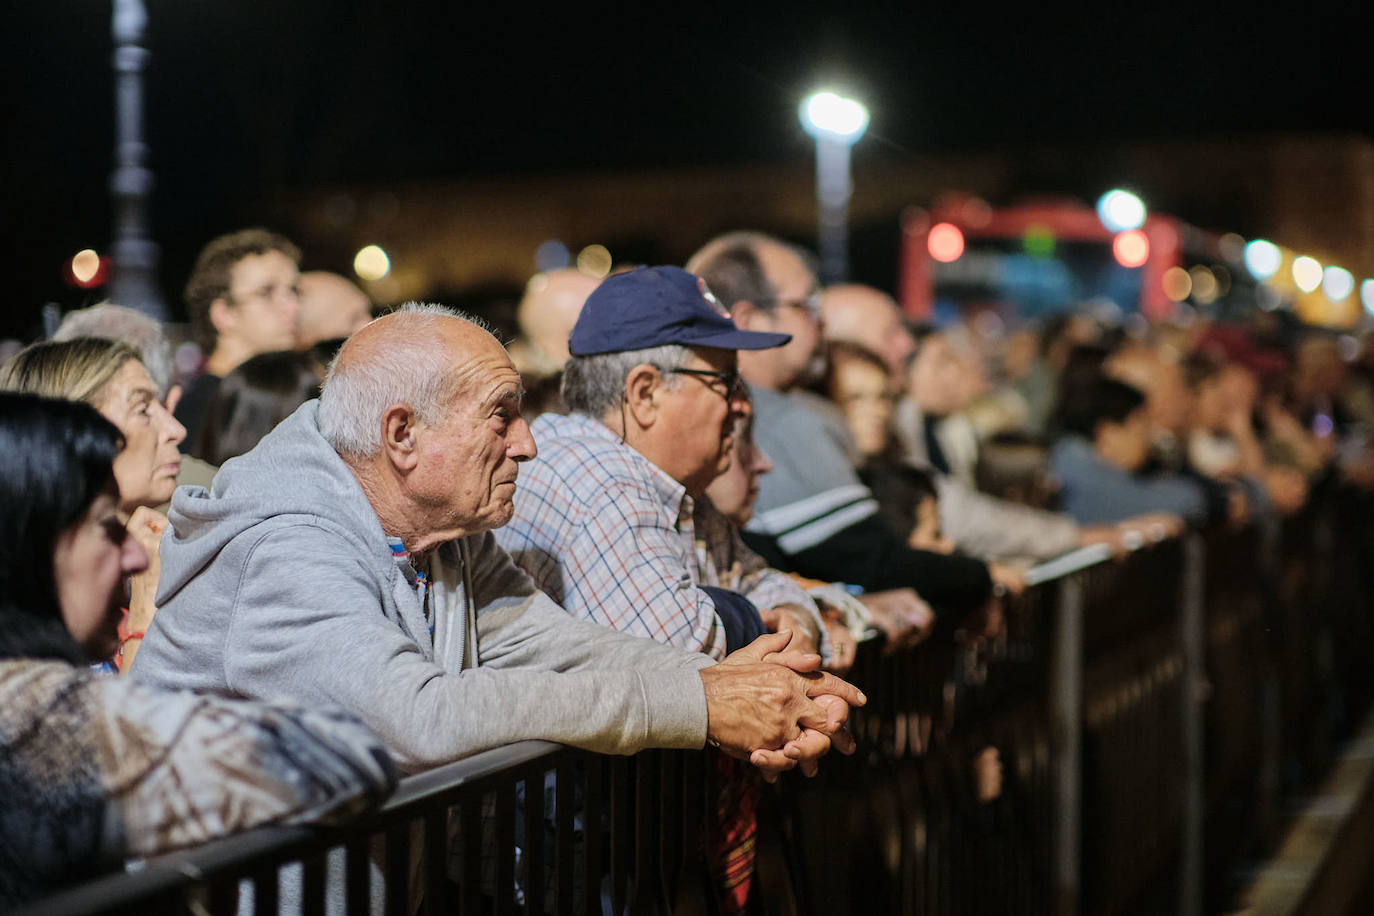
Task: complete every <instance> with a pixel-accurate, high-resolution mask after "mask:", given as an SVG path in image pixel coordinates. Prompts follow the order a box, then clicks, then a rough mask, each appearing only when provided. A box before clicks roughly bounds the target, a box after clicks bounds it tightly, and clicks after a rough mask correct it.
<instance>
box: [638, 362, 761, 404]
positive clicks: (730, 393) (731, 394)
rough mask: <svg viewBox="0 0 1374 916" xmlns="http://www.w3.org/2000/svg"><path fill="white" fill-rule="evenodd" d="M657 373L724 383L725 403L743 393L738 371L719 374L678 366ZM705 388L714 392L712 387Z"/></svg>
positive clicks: (742, 379)
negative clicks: (688, 376)
mask: <svg viewBox="0 0 1374 916" xmlns="http://www.w3.org/2000/svg"><path fill="white" fill-rule="evenodd" d="M659 371H661V372H669V373H673V374H676V375H695V376H697V377H698V378H709V379H715V380H716V381H718V382H724V383H725V385H726V388H725V400H727V401H732V400H735V399H736V398H739V397H742V396H743V395H744V393H745V388H744V377H743V376H741V375H740V374H739V370H738V369H731V370H730V371H728V372H721V371H719V370H717V369H685V368H682V367H680V366H679V367H676V368H672V369H660V370H659ZM706 387H708V388H710V389H711V390H712V391H715V386H714V385H710V384H708V385H707V386H706Z"/></svg>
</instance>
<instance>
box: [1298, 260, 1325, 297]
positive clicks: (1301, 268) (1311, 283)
mask: <svg viewBox="0 0 1374 916" xmlns="http://www.w3.org/2000/svg"><path fill="white" fill-rule="evenodd" d="M1293 283H1294V284H1295V285H1296V286H1297V287H1298V289H1300V290H1302V291H1303V292H1305V293H1310V292H1312V291H1313V290H1314V289H1316V288H1317V287H1318V286H1321V285H1322V265H1321V262H1320V261H1318V260H1317V259H1316V258H1309V257H1308V256H1307V255H1302V256H1301V257H1297V258H1294V259H1293Z"/></svg>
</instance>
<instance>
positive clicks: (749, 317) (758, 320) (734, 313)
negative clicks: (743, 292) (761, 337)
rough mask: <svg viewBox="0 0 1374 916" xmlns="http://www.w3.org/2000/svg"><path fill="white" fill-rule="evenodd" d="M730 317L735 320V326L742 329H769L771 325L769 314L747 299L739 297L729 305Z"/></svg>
mask: <svg viewBox="0 0 1374 916" xmlns="http://www.w3.org/2000/svg"><path fill="white" fill-rule="evenodd" d="M730 317H731V318H733V319H734V320H735V327H737V328H739V329H740V330H742V331H753V330H758V329H761V328H766V329H769V330H771V329H772V326H773V324H772V316H771V314H770V313H768V312H766V311H764V310H763V309H761V308H759V307H758V306H756V305H755V304H754V303H752V302H750V301H749V300H748V299H741V300H740V301H739V302H736V303H735V304H734V305H732V306H730Z"/></svg>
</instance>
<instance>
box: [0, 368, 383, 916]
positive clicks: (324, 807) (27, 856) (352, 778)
mask: <svg viewBox="0 0 1374 916" xmlns="http://www.w3.org/2000/svg"><path fill="white" fill-rule="evenodd" d="M122 446H123V442H122V439H121V436H120V434H119V430H118V429H116V428H115V427H114V426H113V425H111V424H110V423H109V421H107V420H105V419H104V418H103V417H101V416H100V414H99V413H97V412H96V411H95V410H94V409H93V408H91V407H90V406H88V405H86V404H82V403H78V402H74V401H58V400H48V399H45V398H39V397H34V396H31V395H20V394H11V393H0V798H3V799H4V801H3V804H0V909H8V908H9V907H12V906H15V905H17V904H19V903H21V902H23V901H26V900H31V899H33V898H36V897H39V896H41V895H42V894H44V893H46V892H50V891H52V890H55V889H57V888H59V887H61V886H64V885H68V884H70V883H72V882H73V881H77V880H81V879H83V878H87V877H90V876H92V875H95V874H98V873H100V872H101V871H106V870H111V869H116V868H118V867H119V866H120V864H121V863H122V861H123V859H124V858H125V857H128V856H140V857H141V856H148V855H151V854H154V853H159V852H164V851H167V850H170V849H174V848H177V847H182V846H187V845H191V844H194V843H199V842H203V841H205V840H208V839H211V838H214V837H217V836H221V835H223V834H227V833H231V832H234V831H237V830H243V829H246V828H249V827H254V826H258V825H261V824H268V823H282V822H303V821H310V820H318V819H320V818H324V817H330V818H338V817H340V816H343V815H345V814H347V813H350V812H355V811H357V810H360V809H361V808H363V807H366V806H367V805H368V804H373V803H376V802H377V801H379V800H380V799H381V798H382V797H383V796H384V795H385V794H386V793H387V792H389V791H390V789H391V788H392V786H393V785H394V784H395V771H394V770H393V768H392V765H391V763H390V759H389V758H388V756H387V754H386V751H385V750H384V748H383V746H382V744H381V742H380V741H379V740H378V739H377V738H376V736H374V735H373V734H372V733H371V732H370V731H368V730H367V729H366V728H364V727H363V726H362V725H361V724H360V723H358V722H357V720H355V719H353V718H352V717H351V716H347V715H344V714H341V713H335V712H322V711H317V710H308V711H307V710H303V709H294V708H289V707H278V706H269V705H266V704H262V703H252V702H247V701H242V700H229V699H223V698H219V697H212V696H201V695H196V694H193V693H189V692H180V691H164V690H154V689H150V688H147V687H144V686H142V685H139V684H137V683H135V682H134V681H132V680H130V679H126V678H110V677H101V676H98V675H96V674H94V673H93V672H91V670H90V669H89V667H87V666H86V664H85V662H87V661H89V660H91V659H94V658H102V657H107V656H108V654H109V653H110V652H111V651H113V646H114V644H115V641H116V638H117V637H116V635H115V628H116V626H117V624H118V622H119V615H120V610H119V604H120V599H121V597H122V593H123V582H124V579H125V577H127V576H129V575H132V574H134V573H137V572H139V571H141V570H142V569H144V568H145V567H146V566H147V564H148V558H147V555H146V554H145V552H144V550H143V548H142V547H141V546H140V545H139V543H138V541H137V540H136V539H135V538H133V537H131V536H130V535H129V534H128V532H127V531H126V529H125V527H124V525H123V524H122V523H121V522H120V517H119V504H120V503H119V491H118V489H117V488H116V486H115V480H114V473H113V470H112V467H111V465H112V462H113V461H114V458H115V456H116V455H117V454H119V452H120V449H121V447H122Z"/></svg>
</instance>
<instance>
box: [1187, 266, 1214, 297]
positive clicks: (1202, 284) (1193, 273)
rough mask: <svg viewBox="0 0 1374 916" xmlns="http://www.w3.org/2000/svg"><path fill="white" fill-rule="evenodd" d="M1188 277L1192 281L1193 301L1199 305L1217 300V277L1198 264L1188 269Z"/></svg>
mask: <svg viewBox="0 0 1374 916" xmlns="http://www.w3.org/2000/svg"><path fill="white" fill-rule="evenodd" d="M1188 278H1189V279H1190V280H1192V281H1193V301H1194V302H1196V303H1198V304H1199V305H1211V304H1212V303H1213V302H1216V301H1217V293H1218V289H1217V278H1216V275H1215V274H1213V273H1212V272H1211V271H1210V270H1208V269H1207V268H1206V267H1204V266H1203V265H1201V264H1198V265H1196V266H1195V267H1194V268H1193V269H1192V270H1190V271H1188Z"/></svg>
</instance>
